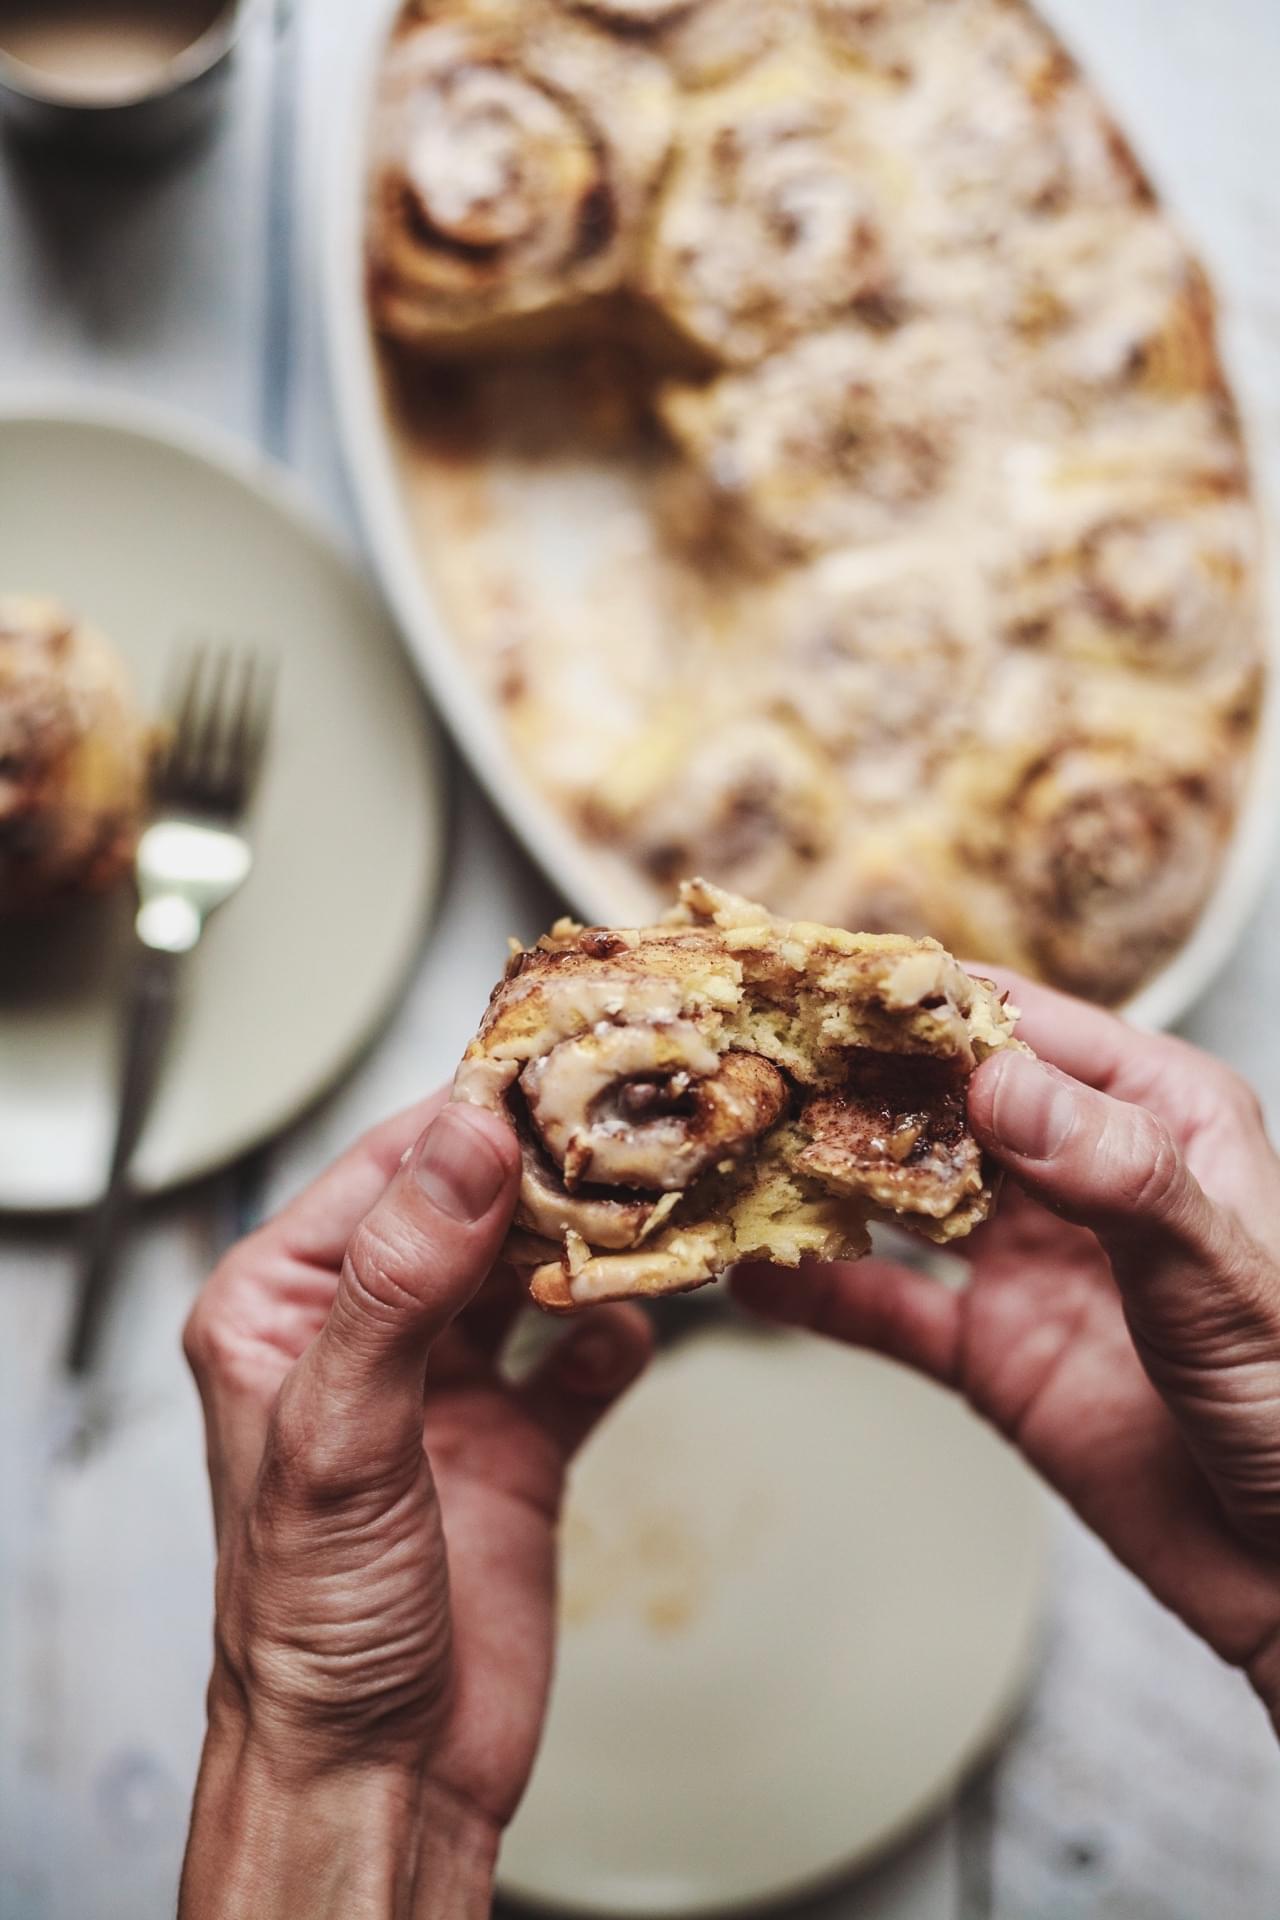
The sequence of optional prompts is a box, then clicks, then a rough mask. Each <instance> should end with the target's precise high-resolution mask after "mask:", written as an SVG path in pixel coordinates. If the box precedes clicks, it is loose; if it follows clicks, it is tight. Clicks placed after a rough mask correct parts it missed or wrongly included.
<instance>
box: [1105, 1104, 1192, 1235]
mask: <svg viewBox="0 0 1280 1920" xmlns="http://www.w3.org/2000/svg"><path fill="white" fill-rule="evenodd" d="M1123 1133H1124V1138H1123V1140H1122V1141H1121V1143H1120V1151H1119V1152H1118V1154H1117V1156H1116V1182H1115V1190H1116V1198H1117V1200H1118V1201H1119V1202H1120V1204H1121V1205H1122V1207H1123V1209H1124V1211H1125V1212H1126V1213H1134V1214H1140V1215H1146V1216H1150V1217H1154V1218H1157V1219H1167V1218H1168V1217H1169V1215H1171V1214H1172V1213H1174V1212H1175V1211H1176V1208H1177V1204H1178V1201H1179V1199H1180V1197H1181V1193H1182V1188H1183V1178H1184V1175H1183V1165H1182V1156H1181V1154H1180V1153H1179V1151H1178V1148H1177V1144H1176V1142H1175V1141H1174V1138H1173V1135H1172V1134H1171V1133H1170V1131H1169V1129H1168V1127H1167V1126H1166V1125H1165V1124H1164V1122H1163V1120H1160V1119H1158V1118H1157V1117H1156V1115H1155V1114H1153V1113H1149V1112H1148V1111H1147V1110H1146V1108H1145V1107H1134V1108H1132V1109H1131V1110H1130V1113H1129V1114H1128V1116H1127V1117H1126V1119H1125V1121H1124V1125H1123Z"/></svg>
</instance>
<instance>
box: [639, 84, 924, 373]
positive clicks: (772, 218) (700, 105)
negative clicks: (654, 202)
mask: <svg viewBox="0 0 1280 1920" xmlns="http://www.w3.org/2000/svg"><path fill="white" fill-rule="evenodd" d="M885 172H886V169H885V164H884V161H883V158H879V159H878V158H877V156H876V155H875V153H874V152H873V151H871V150H868V149H867V147H866V145H865V143H864V142H863V141H862V140H861V139H860V138H859V136H858V130H857V120H856V116H855V115H853V114H851V113H850V112H849V110H848V102H847V100H845V99H844V98H843V97H842V95H841V93H840V91H839V90H838V89H837V88H834V87H832V86H831V85H830V84H829V81H828V80H827V78H826V76H824V75H823V74H822V73H821V72H820V71H817V70H815V67H814V64H813V62H812V58H811V56H808V57H806V56H805V55H803V54H795V53H788V54H784V55H780V56H778V57H776V58H774V59H772V60H769V61H766V62H765V63H764V64H762V65H760V66H758V67H755V68H753V69H752V71H751V72H750V73H748V74H747V75H746V76H745V78H744V79H743V80H741V81H739V82H738V83H737V85H735V86H732V87H728V88H724V89H722V90H721V91H719V92H717V93H715V94H714V95H711V96H709V97H708V98H706V99H705V100H701V101H698V102H696V103H695V104H693V105H692V106H691V107H690V108H688V110H687V111H686V114H685V116H684V120H683V124H682V127H681V140H680V149H679V153H678V156H677V159H676V161H675V164H674V166H673V167H672V170H671V174H670V177H669V179H668V180H667V182H666V184H665V186H664V188H663V191H662V194H661V197H660V199H659V202H658V206H657V211H656V213H655V216H654V221H653V229H652V233H651V235H650V238H649V240H648V243H647V245H646V247H645V250H644V254H643V258H642V261H641V267H640V273H639V276H638V281H637V291H638V292H639V293H641V294H642V295H643V296H644V297H645V298H647V299H648V300H649V301H650V302H651V303H652V304H653V305H654V306H655V307H656V308H657V309H658V310H659V311H660V313H661V314H662V315H663V316H664V318H665V319H666V321H667V322H668V323H670V324H671V325H673V326H674V327H675V328H676V329H677V331H678V332H679V333H681V334H682V335H683V336H684V337H685V338H686V339H687V340H688V341H690V342H691V343H692V345H693V346H694V347H695V348H696V349H697V350H698V351H699V352H701V353H704V354H706V355H707V356H709V357H710V358H711V359H712V360H714V361H717V362H719V363H721V364H729V365H750V364H751V363H752V362H754V361H756V360H759V359H760V358H761V357H762V356H763V355H765V354H766V353H772V352H776V351H777V349H778V348H779V347H782V346H785V345H786V344H787V343H788V342H789V341H792V340H794V339H795V338H796V337H797V336H798V335H799V334H801V333H804V332H809V331H812V330H813V329H814V328H815V327H822V326H826V325H829V324H831V323H832V322H833V321H835V320H839V319H842V318H845V317H848V316H850V315H856V314H858V313H859V312H862V313H865V314H868V315H870V316H872V317H876V318H879V317H881V316H882V315H883V314H884V312H885V311H886V309H887V307H888V305H889V303H890V301H891V299H892V292H893V288H892V268H891V264H890V260H889V247H888V239H887V226H888V217H887V213H886V198H887V187H886V185H885V181H884V175H885Z"/></svg>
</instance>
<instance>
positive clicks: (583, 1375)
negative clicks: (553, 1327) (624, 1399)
mask: <svg viewBox="0 0 1280 1920" xmlns="http://www.w3.org/2000/svg"><path fill="white" fill-rule="evenodd" d="M621 1360H622V1348H621V1346H620V1344H619V1342H618V1341H617V1340H615V1339H614V1337H613V1335H612V1334H611V1333H607V1332H606V1331H605V1329H604V1328H603V1327H587V1328H586V1329H585V1330H584V1331H583V1332H582V1333H579V1334H575V1335H574V1336H573V1338H572V1339H569V1340H566V1341H565V1343H564V1345H563V1346H562V1347H561V1349H560V1351H559V1353H558V1354H557V1355H556V1372H557V1373H558V1374H559V1375H560V1378H561V1380H562V1381H563V1382H564V1384H565V1385H566V1386H568V1387H573V1388H576V1389H577V1391H578V1392H580V1393H604V1392H605V1391H607V1389H608V1388H609V1387H610V1386H612V1384H613V1382H614V1380H615V1379H616V1378H617V1375H618V1371H619V1367H620V1365H621Z"/></svg>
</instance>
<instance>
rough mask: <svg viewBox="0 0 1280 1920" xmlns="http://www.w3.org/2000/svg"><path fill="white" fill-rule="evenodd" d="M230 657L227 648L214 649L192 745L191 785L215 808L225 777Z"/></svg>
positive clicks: (229, 651) (218, 802) (230, 653)
mask: <svg viewBox="0 0 1280 1920" xmlns="http://www.w3.org/2000/svg"><path fill="white" fill-rule="evenodd" d="M232 658H233V656H232V651H231V648H230V647H218V648H217V649H216V650H215V651H214V653H213V658H212V664H211V666H210V670H209V684H208V686H207V688H206V689H205V697H204V713H203V715H202V717H201V722H200V728H199V736H198V741H197V746H196V766H195V769H194V773H193V778H194V781H195V785H196V787H197V789H198V791H199V793H200V795H201V797H202V798H204V799H205V800H207V801H209V802H211V803H213V804H215V805H218V804H221V803H222V788H223V784H224V782H225V778H226V745H225V743H226V735H227V693H228V689H229V686H230V682H231V664H232Z"/></svg>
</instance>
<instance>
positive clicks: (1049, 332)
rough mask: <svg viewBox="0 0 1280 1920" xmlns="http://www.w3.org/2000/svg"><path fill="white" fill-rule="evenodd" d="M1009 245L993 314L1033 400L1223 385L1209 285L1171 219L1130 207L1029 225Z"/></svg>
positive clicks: (1170, 392)
mask: <svg viewBox="0 0 1280 1920" xmlns="http://www.w3.org/2000/svg"><path fill="white" fill-rule="evenodd" d="M1002 251H1003V269H1002V271H1001V273H1000V275H999V276H998V278H996V279H995V280H994V281H993V282H992V283H991V290H992V292H993V294H994V296H995V298H994V304H992V305H990V306H989V307H988V311H989V312H990V315H991V319H992V323H993V324H994V325H995V326H997V327H999V328H1000V330H1001V331H1002V332H1005V333H1007V335H1008V336H1009V338H1010V341H1011V344H1012V346H1013V348H1014V350H1015V352H1017V354H1018V355H1019V360H1018V363H1017V372H1018V373H1019V375H1020V377H1021V378H1022V379H1023V380H1024V381H1025V382H1026V383H1027V386H1028V388H1029V390H1030V393H1031V395H1032V397H1033V398H1034V397H1035V396H1036V395H1043V396H1047V397H1050V398H1058V399H1060V400H1063V401H1065V402H1066V403H1068V404H1069V405H1071V406H1072V407H1073V408H1074V409H1075V410H1076V411H1079V409H1080V408H1081V407H1082V406H1083V405H1085V404H1087V403H1088V402H1089V401H1090V400H1091V399H1093V398H1095V397H1096V398H1101V399H1102V400H1103V401H1104V402H1105V403H1106V404H1107V405H1108V406H1109V405H1110V404H1111V403H1112V401H1113V399H1114V397H1115V395H1116V394H1117V393H1118V392H1122V391H1124V390H1125V389H1130V390H1132V389H1142V390H1146V391H1148V392H1150V393H1154V394H1157V395H1159V396H1161V397H1162V398H1165V397H1168V398H1177V397H1179V396H1182V395H1186V394H1191V395H1194V394H1200V393H1206V392H1208V393H1213V392H1215V391H1217V390H1219V389H1220V388H1221V386H1222V369H1221V364H1220V362H1219V358H1218V347H1217V336H1216V325H1215V315H1214V305H1213V297H1212V294H1211V293H1210V291H1209V286H1208V282H1207V281H1206V279H1205V276H1204V274H1203V272H1202V271H1201V269H1200V267H1199V265H1198V264H1197V262H1196V261H1195V260H1194V259H1193V258H1192V256H1191V255H1190V254H1189V253H1188V251H1187V249H1186V247H1185V246H1184V244H1183V242H1182V240H1181V238H1180V237H1179V235H1178V234H1177V233H1176V232H1175V231H1174V229H1173V227H1172V226H1171V225H1170V223H1169V222H1168V221H1167V220H1166V219H1164V217H1163V216H1162V215H1160V214H1158V213H1155V212H1151V211H1149V210H1147V209H1136V210H1135V209H1132V208H1120V209H1111V210H1107V211H1101V212H1100V211H1087V212H1077V213H1071V214H1064V215H1062V216H1061V217H1059V218H1058V219H1056V220H1052V221H1047V222H1040V223H1036V222H1027V223H1026V224H1025V225H1023V226H1021V227H1019V228H1018V229H1016V230H1015V231H1013V232H1011V233H1009V234H1008V235H1007V236H1006V240H1005V244H1004V247H1003V250H1002Z"/></svg>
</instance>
